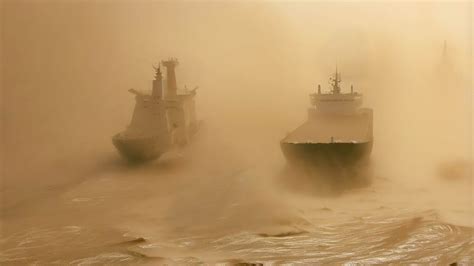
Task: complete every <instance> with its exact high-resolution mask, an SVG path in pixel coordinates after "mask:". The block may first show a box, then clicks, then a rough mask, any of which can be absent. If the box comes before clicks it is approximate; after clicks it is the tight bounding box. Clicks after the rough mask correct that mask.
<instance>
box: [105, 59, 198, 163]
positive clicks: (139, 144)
mask: <svg viewBox="0 0 474 266" xmlns="http://www.w3.org/2000/svg"><path fill="white" fill-rule="evenodd" d="M162 64H163V66H165V67H166V80H165V81H166V82H163V79H162V75H161V67H154V68H155V79H154V80H153V86H152V91H151V94H148V93H143V92H139V91H137V90H134V89H130V90H129V91H130V92H131V93H133V94H135V100H136V103H135V109H134V111H133V116H132V121H131V123H130V125H129V126H128V127H127V128H126V129H125V130H124V131H123V132H120V133H118V134H116V135H115V136H114V137H113V138H112V142H113V144H114V145H115V147H116V148H117V150H118V151H119V152H120V154H121V155H122V156H123V157H125V158H126V159H128V160H130V161H146V160H151V159H156V158H158V157H160V156H161V155H162V154H163V153H165V152H167V151H168V150H170V149H171V147H173V146H183V145H186V144H188V143H189V141H190V139H191V137H192V136H193V135H194V134H195V133H196V132H197V130H198V127H199V126H198V122H197V119H196V112H195V101H194V97H195V95H196V89H197V87H196V88H195V89H193V90H191V91H188V90H186V91H183V92H181V91H179V90H178V86H177V84H176V74H175V67H176V66H177V65H178V60H177V59H175V58H170V59H169V60H166V61H162ZM163 83H165V84H163ZM163 85H165V86H163Z"/></svg>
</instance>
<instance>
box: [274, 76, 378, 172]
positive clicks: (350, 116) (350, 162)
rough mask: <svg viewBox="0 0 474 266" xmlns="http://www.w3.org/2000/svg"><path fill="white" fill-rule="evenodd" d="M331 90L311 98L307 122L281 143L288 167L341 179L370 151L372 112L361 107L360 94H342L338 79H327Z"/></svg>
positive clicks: (358, 166) (359, 164)
mask: <svg viewBox="0 0 474 266" xmlns="http://www.w3.org/2000/svg"><path fill="white" fill-rule="evenodd" d="M330 83H331V91H330V92H327V93H324V92H322V91H321V86H320V85H318V91H317V92H316V93H313V94H311V95H310V99H311V105H312V106H311V107H310V108H309V109H308V120H307V121H306V122H305V123H304V124H302V125H301V126H300V127H298V128H297V129H295V130H294V131H293V132H291V133H289V134H288V135H287V136H286V137H285V138H284V139H283V140H281V142H280V146H281V149H282V151H283V154H284V156H285V158H286V159H287V161H288V162H289V163H290V164H291V165H298V166H303V167H304V168H305V169H308V167H310V168H312V169H314V168H316V169H323V170H331V172H332V173H341V174H343V175H344V176H345V175H346V174H347V173H349V174H351V173H350V172H348V170H354V169H360V166H363V165H364V164H366V163H367V162H368V158H369V155H370V153H371V151H372V143H373V137H372V109H369V108H361V105H362V94H360V93H357V92H354V90H353V87H352V86H351V91H350V92H348V93H343V92H341V87H340V83H341V77H340V74H339V73H337V69H336V73H335V74H334V76H333V77H331V79H330Z"/></svg>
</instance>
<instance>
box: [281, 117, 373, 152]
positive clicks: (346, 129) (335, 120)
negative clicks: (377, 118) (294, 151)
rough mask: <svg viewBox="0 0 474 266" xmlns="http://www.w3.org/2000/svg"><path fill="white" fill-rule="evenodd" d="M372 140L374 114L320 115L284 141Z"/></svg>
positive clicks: (295, 142) (341, 141)
mask: <svg viewBox="0 0 474 266" xmlns="http://www.w3.org/2000/svg"><path fill="white" fill-rule="evenodd" d="M371 140H372V116H371V114H370V113H362V114H358V115H318V116H315V117H312V118H311V119H309V120H308V121H306V122H305V123H304V124H303V125H301V126H300V127H298V128H297V129H295V130H294V131H293V132H291V133H290V134H288V135H287V136H286V137H285V138H284V139H283V140H282V142H284V143H294V144H297V143H354V144H356V143H365V142H369V141H371Z"/></svg>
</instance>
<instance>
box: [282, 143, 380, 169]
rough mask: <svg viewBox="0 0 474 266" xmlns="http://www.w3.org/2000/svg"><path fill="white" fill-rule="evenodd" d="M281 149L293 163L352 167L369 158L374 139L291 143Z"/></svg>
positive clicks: (326, 166)
mask: <svg viewBox="0 0 474 266" xmlns="http://www.w3.org/2000/svg"><path fill="white" fill-rule="evenodd" d="M280 145H281V149H282V151H283V154H284V156H285V158H286V159H287V161H288V162H289V163H290V164H292V165H298V166H311V167H319V168H322V167H324V168H329V169H331V168H341V167H342V168H350V167H354V166H357V165H358V164H361V163H364V162H365V161H367V160H368V158H369V156H370V153H371V151H372V141H368V142H363V143H289V142H281V143H280Z"/></svg>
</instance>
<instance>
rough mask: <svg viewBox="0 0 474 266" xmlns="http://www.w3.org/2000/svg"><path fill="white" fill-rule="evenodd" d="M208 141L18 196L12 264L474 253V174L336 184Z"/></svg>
mask: <svg viewBox="0 0 474 266" xmlns="http://www.w3.org/2000/svg"><path fill="white" fill-rule="evenodd" d="M212 141H216V140H215V139H213V140H212ZM202 142H204V143H199V141H198V142H197V143H195V144H193V145H194V146H199V145H206V147H208V152H206V154H205V156H198V155H197V154H196V152H195V151H194V150H192V149H189V150H184V151H175V152H172V153H170V154H169V155H167V156H166V157H165V158H162V159H161V160H159V161H156V162H152V163H148V164H144V165H129V164H126V163H124V162H122V161H121V159H120V158H118V156H112V154H110V156H104V157H103V158H101V159H97V161H96V162H91V164H90V165H91V167H90V171H89V172H87V171H86V172H84V173H75V174H72V173H70V172H68V171H65V173H64V175H65V176H68V177H69V178H70V179H71V180H75V181H74V182H69V183H66V184H62V185H52V186H49V185H48V186H47V187H46V188H43V190H44V191H43V190H39V191H30V192H28V195H23V199H22V200H17V201H12V202H11V203H10V204H7V205H6V206H5V207H4V210H3V213H4V218H5V219H4V223H3V236H2V239H1V242H0V244H1V253H0V262H1V264H3V265H10V264H12V265H15V264H18V265H23V264H26V263H36V264H40V265H46V264H53V263H57V264H73V265H89V264H94V263H99V264H105V263H109V264H113V265H116V264H136V263H138V264H161V263H172V264H174V263H180V264H192V263H203V262H204V263H229V264H233V263H305V264H312V263H320V264H328V263H345V262H357V263H363V264H376V263H397V264H398V263H432V262H434V263H440V264H449V263H453V262H458V263H464V264H466V265H467V264H472V263H473V259H474V258H473V252H474V242H473V238H472V236H473V229H472V227H471V226H472V217H473V212H472V208H471V204H470V202H471V198H470V189H471V188H470V186H471V185H470V182H468V181H467V180H463V179H461V180H455V181H453V180H444V179H440V178H434V180H435V181H436V183H437V184H438V185H436V186H433V185H431V187H427V186H425V185H423V184H416V183H412V182H410V181H409V180H407V179H403V178H401V179H396V178H395V179H394V178H392V177H386V176H384V175H383V173H382V174H380V173H377V168H376V167H374V168H375V169H374V170H373V172H374V173H373V174H372V177H371V179H372V182H371V183H370V184H363V185H360V184H359V185H345V187H340V186H342V184H339V185H336V187H334V185H333V187H332V188H330V187H329V186H328V187H324V186H323V184H322V183H321V182H316V181H314V180H311V178H308V177H302V176H301V174H298V173H296V172H292V171H289V170H287V169H285V167H282V165H284V163H283V161H282V158H280V159H279V160H278V159H275V160H273V161H272V160H267V161H264V160H259V155H258V153H254V154H252V155H251V156H249V158H245V159H242V158H239V157H237V156H232V155H231V154H232V152H228V151H227V152H225V153H219V152H218V151H219V149H226V148H229V149H230V147H226V145H225V144H224V143H220V144H221V145H214V149H213V148H212V146H213V145H209V143H206V141H205V140H204V141H202ZM244 148H245V147H244ZM197 150H199V149H197ZM216 161H219V162H222V163H221V164H216V163H215V162H216ZM224 162H225V163H224ZM373 164H375V162H374V163H373ZM57 171H59V170H57V169H55V170H50V174H51V175H54V174H57ZM73 176H74V177H73ZM432 183H433V182H432ZM42 191H43V192H42ZM45 191H46V192H45ZM10 195H11V194H10ZM7 200H8V199H7Z"/></svg>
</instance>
